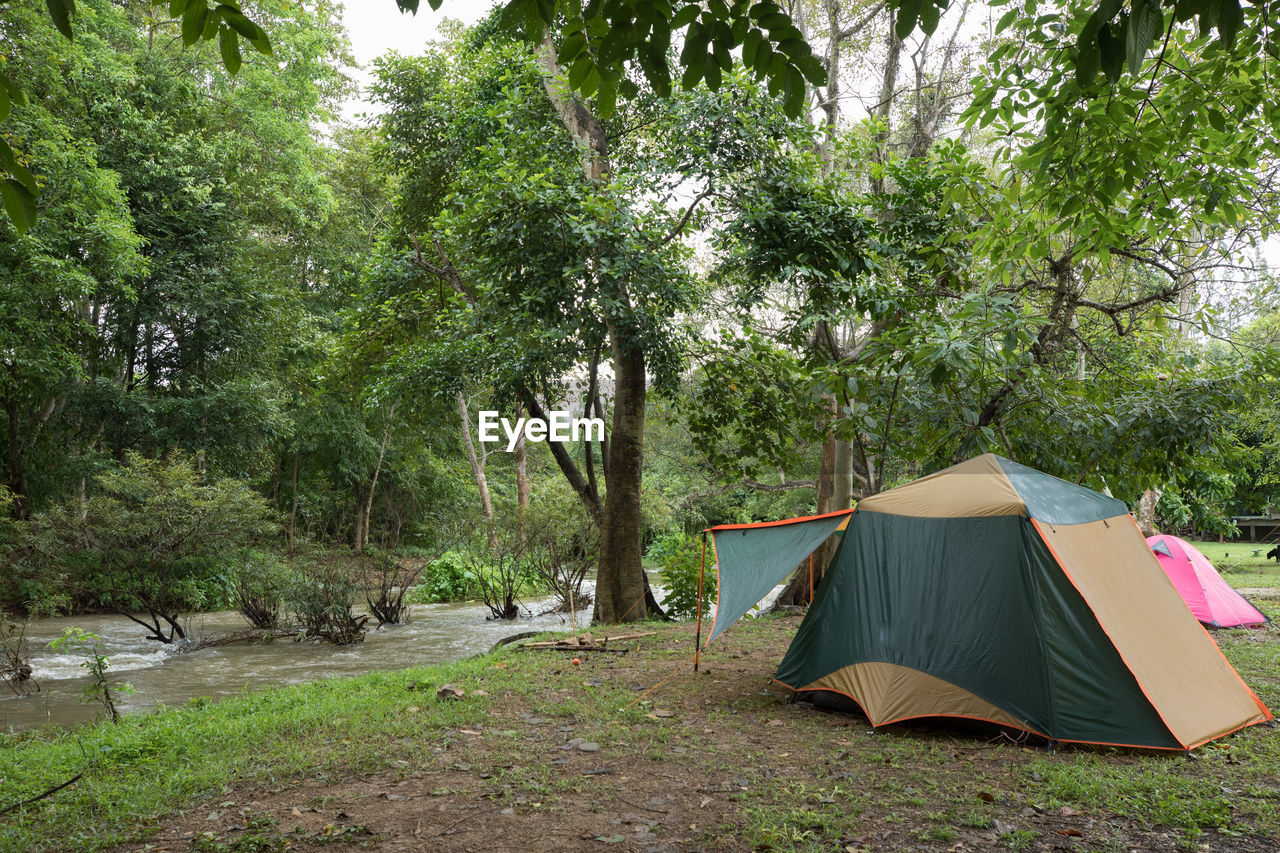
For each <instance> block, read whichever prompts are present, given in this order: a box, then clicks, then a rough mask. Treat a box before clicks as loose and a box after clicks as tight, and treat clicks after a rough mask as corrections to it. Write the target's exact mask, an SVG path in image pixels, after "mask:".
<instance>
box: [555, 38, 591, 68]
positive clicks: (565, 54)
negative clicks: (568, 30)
mask: <svg viewBox="0 0 1280 853" xmlns="http://www.w3.org/2000/svg"><path fill="white" fill-rule="evenodd" d="M586 49H587V37H586V35H585V34H584V33H574V34H573V35H571V36H569V37H568V38H567V39H565V40H564V42H563V43H562V44H561V45H560V64H561V65H564V66H568V65H570V64H571V63H572V62H573V61H574V60H575V59H577V58H578V56H579V54H581V53H583V52H584V51H585V50H586Z"/></svg>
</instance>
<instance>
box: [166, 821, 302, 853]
mask: <svg viewBox="0 0 1280 853" xmlns="http://www.w3.org/2000/svg"><path fill="white" fill-rule="evenodd" d="M292 847H293V845H292V843H291V842H290V841H289V839H288V838H286V837H285V836H284V835H283V834H282V833H281V832H280V830H279V829H278V825H277V824H276V821H275V819H274V818H272V817H270V816H269V815H255V816H253V817H250V818H248V819H247V820H246V821H245V824H244V831H243V833H242V834H240V835H238V836H237V837H236V838H234V839H231V838H228V839H227V840H225V841H219V840H218V837H217V836H216V835H214V834H213V833H212V832H206V833H203V834H201V835H198V836H196V837H195V838H194V839H192V841H191V851H192V853H284V851H286V850H290V849H292Z"/></svg>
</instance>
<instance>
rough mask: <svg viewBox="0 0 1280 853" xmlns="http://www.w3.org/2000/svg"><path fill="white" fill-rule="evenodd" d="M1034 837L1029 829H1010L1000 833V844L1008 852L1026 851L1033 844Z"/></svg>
mask: <svg viewBox="0 0 1280 853" xmlns="http://www.w3.org/2000/svg"><path fill="white" fill-rule="evenodd" d="M1036 835H1037V833H1036V832H1034V831H1032V830H1030V829H1010V830H1006V831H1005V832H1002V833H1000V844H1001V845H1002V846H1004V847H1007V848H1009V849H1010V850H1026V849H1027V848H1028V847H1030V846H1031V845H1032V844H1034V843H1035V841H1036Z"/></svg>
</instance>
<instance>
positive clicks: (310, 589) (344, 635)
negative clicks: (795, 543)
mask: <svg viewBox="0 0 1280 853" xmlns="http://www.w3.org/2000/svg"><path fill="white" fill-rule="evenodd" d="M353 575H354V572H353V567H352V566H351V565H350V564H349V563H347V562H346V560H345V559H343V558H339V557H328V558H324V559H306V558H304V559H302V560H301V565H300V566H299V567H298V569H297V570H296V571H295V572H294V573H293V579H292V581H291V583H290V584H289V592H288V601H289V609H290V610H291V611H292V613H293V615H294V616H295V618H297V620H298V624H299V625H301V626H302V631H303V633H304V634H305V635H306V636H308V637H314V638H317V639H321V640H324V641H326V642H329V643H333V644H334V645H338V646H346V645H351V644H352V643H361V642H364V626H365V623H366V622H368V621H369V617H368V616H356V615H355V614H354V613H353V612H352V611H351V604H352V602H353V601H354V600H355V595H356V591H357V590H356V586H357V585H356V581H355V578H354V577H353Z"/></svg>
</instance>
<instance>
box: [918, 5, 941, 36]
mask: <svg viewBox="0 0 1280 853" xmlns="http://www.w3.org/2000/svg"><path fill="white" fill-rule="evenodd" d="M939 17H941V13H940V10H939V9H938V7H937V6H935V5H933V2H932V0H923V2H921V4H920V30H921V31H922V32H923V33H924V34H925V35H927V36H931V35H933V31H934V30H936V29H937V28H938V18H939Z"/></svg>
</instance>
